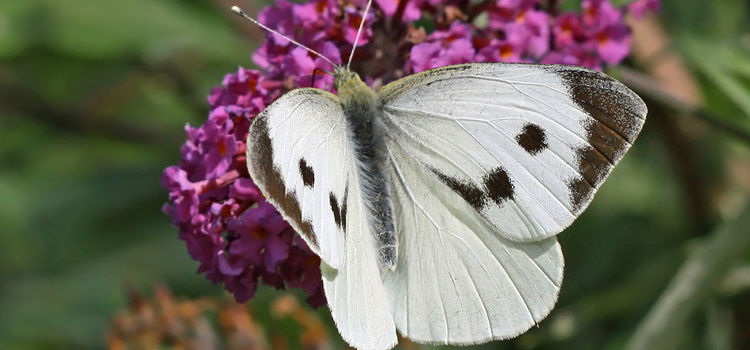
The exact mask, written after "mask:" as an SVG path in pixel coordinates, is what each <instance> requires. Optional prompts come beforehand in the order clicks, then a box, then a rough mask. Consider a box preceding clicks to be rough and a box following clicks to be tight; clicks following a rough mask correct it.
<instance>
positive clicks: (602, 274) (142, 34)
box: [0, 0, 750, 349]
mask: <svg viewBox="0 0 750 350" xmlns="http://www.w3.org/2000/svg"><path fill="white" fill-rule="evenodd" d="M236 2H237V3H239V4H240V5H242V6H243V7H244V8H245V10H246V11H247V12H249V13H252V14H254V13H257V11H258V10H259V9H260V8H262V6H264V3H258V2H255V3H254V2H251V1H250V0H237V1H236ZM567 2H572V3H576V2H577V1H572V0H568V1H567ZM615 2H616V3H617V1H615ZM622 2H623V1H620V3H622ZM662 3H663V8H662V11H661V12H660V14H659V16H658V21H654V22H653V23H657V24H659V25H660V26H661V28H662V29H663V30H664V32H665V38H666V39H667V40H669V43H668V44H667V48H666V50H662V51H663V52H660V53H659V54H658V55H656V56H649V57H646V58H644V59H641V60H639V59H637V57H635V58H633V59H632V60H631V61H628V63H627V65H628V66H630V67H631V70H632V71H625V72H621V71H620V70H617V69H615V70H613V71H612V73H613V74H615V75H617V74H622V77H623V79H624V80H625V81H626V82H627V81H628V79H626V78H627V77H628V75H627V74H628V72H630V73H637V74H641V75H643V76H642V78H648V79H652V80H654V81H660V80H663V79H667V80H669V79H670V77H671V75H670V74H666V75H665V76H661V77H660V76H659V75H658V73H654V72H653V70H652V68H653V62H652V61H653V60H657V59H659V58H660V57H662V56H665V55H666V56H669V57H671V59H674V58H676V59H678V61H679V60H681V62H682V63H683V67H684V68H685V69H684V73H686V77H687V79H688V81H689V82H690V84H695V86H697V87H698V90H697V91H698V92H700V94H701V95H702V96H703V97H702V102H698V109H694V110H686V109H684V108H682V109H680V108H677V109H675V107H684V106H685V104H683V103H680V101H677V102H678V103H675V101H674V100H670V99H669V98H664V96H661V95H659V94H660V93H662V94H663V93H669V94H671V93H672V91H669V90H668V89H666V90H664V89H662V90H659V89H656V91H651V90H653V89H650V90H649V91H644V93H645V95H646V96H645V97H646V98H645V99H646V100H647V102H648V104H649V109H650V114H649V121H648V122H647V123H646V126H645V128H644V131H643V134H642V135H641V136H640V138H639V139H638V141H637V142H636V144H635V146H634V147H633V149H632V150H631V152H630V153H629V154H628V156H627V157H626V158H625V160H624V161H623V162H622V163H621V165H620V166H619V167H618V168H617V169H616V170H615V171H614V172H613V174H612V176H611V177H610V179H609V180H608V181H607V182H606V183H605V185H604V186H603V187H602V189H601V191H600V193H599V195H598V196H597V198H596V199H595V200H594V202H593V204H592V205H591V207H590V208H589V209H588V210H587V211H586V213H585V214H584V215H582V216H581V218H580V219H579V220H578V221H576V223H575V224H574V225H573V226H572V227H571V228H569V229H568V230H567V231H566V232H565V233H564V234H562V235H561V236H560V237H561V244H562V246H563V251H564V254H565V257H566V272H565V282H564V285H563V289H562V294H561V296H560V300H559V302H558V304H557V306H556V308H555V310H554V311H553V312H552V314H551V315H550V316H549V317H548V318H547V319H546V320H545V321H543V322H542V323H541V324H540V326H539V327H536V328H534V329H532V330H531V331H529V332H528V333H526V334H524V335H523V336H521V337H519V338H517V339H515V340H513V341H506V342H498V343H492V344H489V345H485V346H482V347H481V348H487V349H495V348H504V349H527V348H564V349H599V348H612V349H618V348H622V347H624V346H626V344H628V342H629V341H633V337H634V334H635V333H636V330H637V329H639V327H645V326H644V325H645V324H646V323H648V322H644V319H649V318H650V317H657V316H658V314H659V312H661V311H652V310H655V309H658V307H656V308H655V305H657V304H658V303H657V300H659V297H660V295H662V293H664V291H665V289H667V288H668V286H670V281H671V280H673V279H675V275H676V274H678V271H679V270H680V268H681V266H682V265H683V264H685V262H686V261H688V260H689V261H693V260H695V261H698V262H699V263H698V265H697V266H698V267H699V269H700V267H705V268H706V269H707V272H706V273H705V274H704V275H703V276H704V277H705V279H703V280H700V281H702V282H703V283H699V284H698V285H689V288H688V290H687V292H686V293H687V294H689V295H692V296H693V297H695V302H694V303H692V304H689V305H688V306H679V308H678V309H680V310H683V309H684V310H685V311H686V315H678V316H679V317H678V316H673V315H671V314H667V316H665V317H667V318H665V319H662V320H659V319H658V317H657V320H658V321H654V322H656V323H655V324H657V325H658V324H660V323H661V324H663V323H664V322H673V323H674V324H675V326H674V327H671V328H670V329H668V330H667V331H665V332H664V333H663V334H662V335H661V337H663V338H664V339H661V340H660V341H664V342H665V343H664V344H666V345H660V346H665V347H666V346H673V347H679V348H689V349H698V348H716V349H723V348H743V347H744V348H747V347H748V346H750V345H749V344H750V343H749V342H750V335H749V334H750V277H749V275H750V271H749V270H750V265H749V264H748V263H750V256H749V255H750V254H749V253H748V252H749V251H750V250H749V249H748V248H747V246H748V242H747V240H743V239H742V238H743V237H745V236H748V235H750V221H749V220H748V215H747V214H744V215H743V216H741V217H740V218H739V219H737V218H736V217H737V216H738V215H739V213H741V212H743V211H744V210H745V209H743V208H744V205H745V203H746V202H747V199H748V189H749V188H750V152H748V146H749V145H750V140H748V138H747V133H748V130H750V20H748V18H750V5H748V3H747V2H746V1H740V0H718V1H703V0H665V1H662ZM232 4H234V2H231V3H230V2H229V1H224V0H123V1H103V0H47V1H45V0H0V348H2V349H50V348H52V349H54V348H60V349H63V348H65V349H69V348H102V347H105V346H106V333H107V329H108V327H109V324H110V323H109V322H110V320H111V318H112V317H113V316H114V315H115V314H116V313H117V312H118V311H120V310H123V309H125V308H126V307H127V298H126V296H125V292H124V291H125V290H126V287H127V288H133V289H135V290H140V291H143V292H144V293H145V294H147V295H148V294H150V290H151V286H153V285H154V284H156V283H160V282H163V283H164V284H165V285H167V286H168V287H169V288H170V289H171V290H172V292H173V293H174V294H175V295H178V296H180V297H185V298H198V297H204V296H212V297H215V298H219V299H224V298H227V296H226V295H225V294H224V293H223V290H222V287H220V286H216V285H213V284H211V283H210V282H208V281H207V280H206V279H205V278H204V277H203V276H201V275H197V274H196V273H195V269H196V267H197V264H196V263H195V262H193V261H191V260H190V258H189V257H188V254H187V252H186V250H185V246H184V244H183V243H182V242H181V241H179V240H178V239H177V230H176V228H174V227H172V226H171V225H170V220H169V218H168V217H167V216H166V215H164V214H162V212H161V206H162V204H163V203H164V201H165V200H166V192H165V191H164V190H163V189H162V188H161V186H160V177H161V171H162V170H163V169H164V168H165V167H166V166H168V165H171V164H176V163H177V162H178V160H179V146H180V145H181V143H182V142H183V140H184V132H183V126H184V125H185V123H190V124H191V125H199V124H201V123H202V122H203V121H204V120H205V117H206V115H207V112H208V105H207V103H206V102H205V97H206V95H207V94H208V92H209V90H210V88H211V87H213V86H215V85H218V84H220V82H221V78H222V77H223V75H224V74H225V73H228V72H232V71H234V70H236V68H237V66H238V65H243V66H248V67H252V62H251V60H250V58H249V56H250V53H251V52H252V49H253V48H254V47H255V46H256V45H257V43H259V40H261V39H262V37H263V34H262V33H261V32H260V31H258V30H257V29H256V28H253V27H251V26H248V25H246V24H244V23H241V22H239V21H238V19H237V18H235V17H233V16H232V14H231V13H230V12H229V11H228V7H229V6H230V5H232ZM665 77H666V78H665ZM635 83H637V81H636V82H634V84H635ZM646 85H647V86H648V85H649V84H646ZM667 85H669V83H667ZM677 86H680V85H679V84H678V85H677ZM651 87H652V88H653V86H651ZM636 90H637V91H638V89H636ZM674 93H675V94H676V95H677V96H679V95H680V92H674ZM696 112H697V113H696ZM706 120H708V122H706ZM727 125H728V127H727ZM727 129H731V131H727ZM736 231H741V234H739V235H738V234H736ZM733 232H735V233H733ZM722 235H723V236H722ZM732 235H733V236H732ZM722 239H726V240H727V241H721V240H722ZM735 241H736V242H735ZM727 242H729V243H727ZM722 244H723V245H722ZM722 249H723V250H722ZM725 250H728V251H725ZM724 257H726V258H727V261H718V262H716V264H718V265H717V266H714V265H711V264H712V263H714V262H712V261H713V260H711V259H719V260H721V259H723V258H724ZM734 257H739V259H736V258H734ZM690 259H693V260H690ZM700 259H704V260H705V259H709V260H711V261H708V262H706V261H703V260H700ZM678 279H679V278H678ZM674 283H676V284H679V283H678V282H674ZM279 293H280V292H276V291H273V290H270V289H269V288H262V289H261V291H260V292H259V297H258V298H257V299H256V300H254V301H252V302H250V306H251V307H252V308H253V309H255V310H257V311H256V313H257V314H258V315H259V316H258V317H260V319H261V325H262V326H264V327H271V326H268V325H265V324H264V323H263V322H265V321H264V320H266V319H268V316H267V315H268V311H267V309H268V301H269V300H271V299H273V298H275V297H276V296H278V295H280V294H279ZM665 312H666V311H665ZM317 315H319V316H320V317H321V318H322V319H323V320H324V321H325V322H327V324H328V325H329V328H328V334H329V336H330V337H331V338H332V339H334V340H333V346H334V348H337V347H341V346H342V343H341V342H340V341H338V340H335V339H337V338H338V335H337V333H336V331H335V328H333V327H332V326H331V321H330V316H329V315H328V313H327V311H326V310H325V309H323V310H318V311H317ZM648 315H650V316H648ZM653 315H657V316H653ZM669 317H673V318H674V317H677V319H671V318H669ZM269 322H270V321H269ZM269 324H272V322H271V323H269ZM276 326H278V325H273V327H276ZM282 327H283V325H282ZM668 328H669V327H668ZM269 331H270V330H269ZM290 332H294V328H291V330H288V331H286V333H290ZM631 344H632V343H631ZM410 346H411V345H409V346H406V347H409V348H416V347H415V346H411V347H410ZM291 348H294V346H292V347H291Z"/></svg>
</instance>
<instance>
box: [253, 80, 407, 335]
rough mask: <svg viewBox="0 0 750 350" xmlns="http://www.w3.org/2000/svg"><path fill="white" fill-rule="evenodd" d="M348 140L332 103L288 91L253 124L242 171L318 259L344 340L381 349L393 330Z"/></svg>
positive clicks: (321, 95) (324, 95)
mask: <svg viewBox="0 0 750 350" xmlns="http://www.w3.org/2000/svg"><path fill="white" fill-rule="evenodd" d="M347 133H348V129H347V125H346V118H345V117H344V113H343V111H342V109H341V104H340V102H339V100H338V97H336V96H335V95H333V94H331V93H328V92H326V91H322V90H318V89H296V90H292V91H290V92H288V93H286V94H285V95H283V96H281V97H280V98H279V99H277V100H276V101H275V102H274V103H272V104H271V105H270V106H268V108H266V109H265V110H264V111H263V112H262V113H261V114H259V115H258V116H257V117H256V119H255V120H254V121H253V124H252V125H251V127H250V132H249V136H248V141H247V163H248V170H249V172H250V176H251V177H252V179H253V180H254V181H255V183H256V184H257V185H258V187H259V188H260V189H261V191H262V192H263V194H264V195H265V196H266V199H267V200H268V201H269V202H271V204H273V205H274V206H276V208H278V209H279V211H280V212H281V213H282V215H283V216H284V218H285V219H286V220H287V221H288V222H289V223H290V224H291V225H292V227H293V228H294V229H295V230H296V231H297V232H298V233H299V234H300V235H301V236H302V237H303V238H304V239H305V241H306V242H307V243H308V245H309V246H310V248H311V249H313V251H315V252H316V253H317V254H318V255H319V256H320V257H321V260H322V261H323V262H322V263H321V270H322V272H323V276H324V278H323V284H324V288H325V292H326V298H327V299H328V306H329V308H330V309H331V314H332V315H333V319H334V321H335V322H336V325H337V327H338V329H339V331H340V333H341V335H342V337H343V338H344V339H345V340H346V341H348V342H349V343H350V344H355V345H356V346H358V347H360V348H363V349H386V348H390V347H392V346H393V345H395V344H396V328H395V325H394V323H393V318H392V316H391V313H390V310H389V308H388V301H387V299H386V293H385V289H384V287H383V283H382V281H381V279H380V273H379V268H378V259H377V253H376V249H375V247H374V242H373V239H374V234H373V233H372V231H371V228H370V227H369V225H368V220H367V219H366V217H367V216H366V214H365V208H364V206H363V197H362V192H361V185H360V182H359V181H360V178H359V175H358V173H357V168H356V165H355V162H354V145H353V144H352V143H351V141H350V140H349V137H348V134H347Z"/></svg>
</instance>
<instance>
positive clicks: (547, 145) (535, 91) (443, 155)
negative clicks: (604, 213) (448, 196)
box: [380, 63, 646, 242]
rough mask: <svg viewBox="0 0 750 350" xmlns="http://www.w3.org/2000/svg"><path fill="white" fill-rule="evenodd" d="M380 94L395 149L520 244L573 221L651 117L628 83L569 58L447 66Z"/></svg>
mask: <svg viewBox="0 0 750 350" xmlns="http://www.w3.org/2000/svg"><path fill="white" fill-rule="evenodd" d="M380 101H381V108H382V111H383V116H382V122H383V125H384V127H385V129H386V131H385V133H386V135H388V136H389V138H390V139H389V140H390V142H389V145H390V147H400V148H401V149H403V150H404V152H405V156H407V157H409V158H413V159H416V160H417V162H418V163H419V164H421V165H422V166H423V167H424V168H425V169H427V170H428V171H429V172H431V173H432V175H433V176H430V178H432V179H438V180H439V182H442V183H444V184H445V185H447V186H448V187H450V188H451V189H452V192H454V193H455V194H457V195H459V197H460V198H462V200H463V201H464V202H466V203H468V204H469V205H470V206H471V207H472V208H473V209H474V210H473V212H475V213H478V214H479V215H481V216H482V217H483V218H484V219H485V221H486V222H487V223H488V224H489V225H491V226H494V227H495V228H496V232H498V233H499V234H500V235H502V236H503V237H505V238H507V239H510V240H514V241H520V242H532V241H537V240H540V239H544V238H547V237H551V236H553V235H556V234H558V233H560V232H561V231H562V230H563V229H564V228H566V227H567V226H569V225H570V224H571V223H572V222H573V220H574V219H575V218H576V217H577V216H578V215H579V214H580V213H581V212H582V211H583V210H584V209H585V208H586V206H587V205H588V203H589V202H590V201H591V198H592V197H593V195H594V193H595V192H596V190H597V189H598V187H599V185H600V184H601V183H602V182H603V180H604V179H605V178H606V177H607V175H608V174H609V172H610V171H611V169H612V168H613V167H614V165H615V164H617V162H618V161H619V160H620V159H621V158H622V156H623V155H624V154H625V152H626V151H627V150H628V148H630V145H631V144H632V142H633V141H634V140H635V137H636V136H637V135H638V133H639V131H640V129H641V127H642V125H643V123H644V121H645V117H646V106H645V105H644V103H643V101H641V99H640V98H639V97H638V96H637V95H635V94H634V93H633V92H632V91H630V90H629V89H628V88H626V87H625V86H624V85H622V84H621V83H619V82H617V81H616V80H614V79H612V78H610V77H608V76H607V75H605V74H603V73H600V72H596V71H591V70H588V69H584V68H578V67H570V66H543V65H531V64H503V63H487V64H482V63H480V64H464V65H456V66H449V67H444V68H439V69H434V70H431V71H425V72H421V73H418V74H414V75H411V76H408V77H406V78H403V79H401V80H398V81H396V82H394V83H391V84H389V85H387V86H385V87H384V88H383V89H382V90H381V91H380Z"/></svg>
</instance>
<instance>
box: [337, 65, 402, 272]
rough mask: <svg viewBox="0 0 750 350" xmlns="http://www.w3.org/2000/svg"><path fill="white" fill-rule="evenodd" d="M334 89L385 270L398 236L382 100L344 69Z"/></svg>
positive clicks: (392, 263)
mask: <svg viewBox="0 0 750 350" xmlns="http://www.w3.org/2000/svg"><path fill="white" fill-rule="evenodd" d="M334 87H336V90H337V92H338V97H339V101H340V102H341V108H342V109H343V111H344V115H345V116H346V121H347V125H348V126H349V130H350V138H351V140H352V142H353V143H354V145H355V157H356V158H357V164H358V168H359V169H358V171H359V175H360V179H361V187H362V194H363V197H365V198H364V201H365V203H366V205H367V209H368V211H369V214H370V215H369V224H370V227H371V228H372V231H373V233H374V235H375V242H376V244H377V249H378V251H379V260H380V263H381V265H380V266H381V267H387V268H389V269H393V268H394V267H395V264H396V254H397V252H396V236H395V233H394V230H393V219H392V212H391V204H390V199H389V198H390V196H389V190H388V187H387V182H386V177H385V173H384V171H383V168H382V165H383V164H384V162H385V160H384V157H385V154H384V153H385V152H384V149H385V145H384V144H383V131H382V130H381V127H380V125H379V124H378V123H377V122H376V117H377V115H378V104H377V101H378V97H377V94H376V93H375V91H373V90H372V89H371V88H370V87H369V86H367V85H366V84H365V83H364V82H362V79H360V78H359V75H357V73H354V72H352V71H350V70H348V69H346V68H344V67H337V68H336V69H335V70H334Z"/></svg>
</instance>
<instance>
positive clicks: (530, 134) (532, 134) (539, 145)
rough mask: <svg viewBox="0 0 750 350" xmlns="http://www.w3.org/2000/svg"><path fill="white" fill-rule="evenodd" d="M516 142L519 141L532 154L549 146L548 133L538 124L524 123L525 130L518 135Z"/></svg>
mask: <svg viewBox="0 0 750 350" xmlns="http://www.w3.org/2000/svg"><path fill="white" fill-rule="evenodd" d="M516 142H518V144H519V145H520V146H521V147H523V149H525V150H526V152H529V153H530V154H532V155H534V154H537V153H539V152H541V151H543V150H544V149H546V148H547V147H548V146H547V135H546V134H545V133H544V130H542V128H541V127H539V125H536V124H526V125H524V126H523V131H521V133H520V134H518V135H517V136H516Z"/></svg>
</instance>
